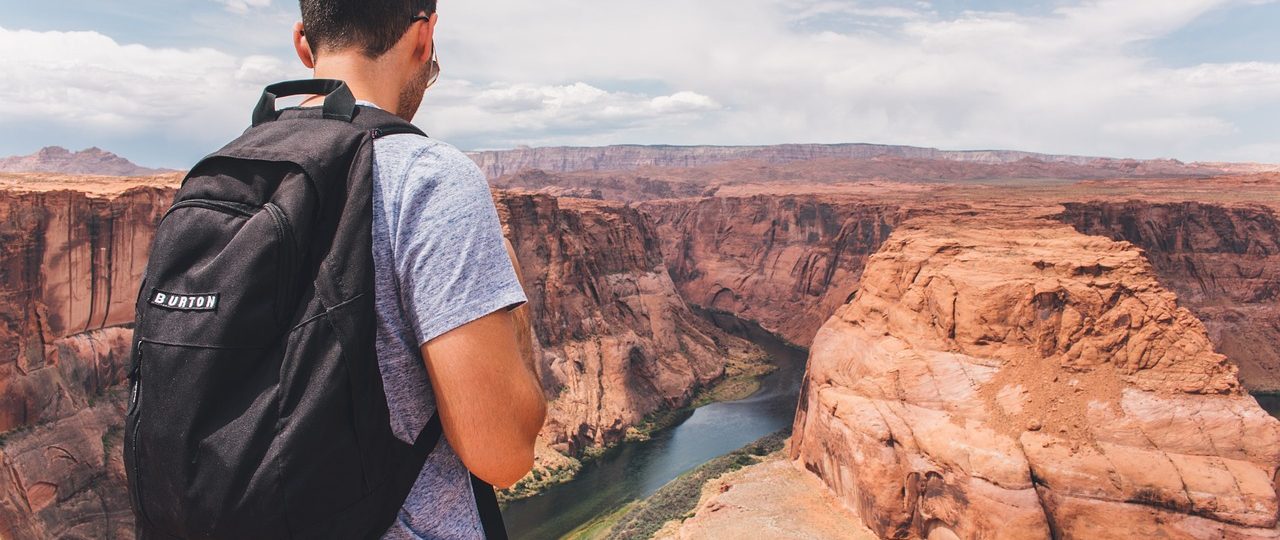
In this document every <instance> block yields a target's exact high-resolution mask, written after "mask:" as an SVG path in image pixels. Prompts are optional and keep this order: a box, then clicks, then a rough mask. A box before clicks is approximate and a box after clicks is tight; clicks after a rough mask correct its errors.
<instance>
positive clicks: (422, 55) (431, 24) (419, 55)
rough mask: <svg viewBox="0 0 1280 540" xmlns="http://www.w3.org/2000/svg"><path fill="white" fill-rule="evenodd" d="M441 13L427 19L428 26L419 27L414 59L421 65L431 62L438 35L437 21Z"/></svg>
mask: <svg viewBox="0 0 1280 540" xmlns="http://www.w3.org/2000/svg"><path fill="white" fill-rule="evenodd" d="M439 16H440V14H439V13H432V14H431V18H429V19H427V24H423V25H419V28H418V35H417V36H416V38H417V42H416V43H415V44H414V48H413V59H414V60H415V61H417V62H418V63H419V64H425V63H427V62H430V61H431V53H432V52H434V51H432V50H431V48H432V47H434V46H435V45H434V39H435V34H436V19H437V18H438V17H439Z"/></svg>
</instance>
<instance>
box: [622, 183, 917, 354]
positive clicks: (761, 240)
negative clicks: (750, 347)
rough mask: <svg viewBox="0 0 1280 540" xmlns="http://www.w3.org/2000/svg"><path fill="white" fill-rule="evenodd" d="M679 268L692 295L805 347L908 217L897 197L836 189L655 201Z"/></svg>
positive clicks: (675, 275)
mask: <svg viewBox="0 0 1280 540" xmlns="http://www.w3.org/2000/svg"><path fill="white" fill-rule="evenodd" d="M640 208H641V209H643V210H644V211H645V212H647V213H649V214H651V215H652V216H654V219H655V221H656V222H657V224H658V230H659V236H660V237H661V238H662V241H663V243H664V246H663V252H664V253H665V255H666V258H667V266H668V268H670V272H671V277H672V279H673V280H675V282H676V284H677V286H679V288H680V292H681V293H682V295H683V296H684V297H685V298H686V299H687V300H688V301H689V302H690V303H692V304H696V305H699V306H702V307H706V308H710V309H716V310H720V311H727V312H730V313H733V314H735V315H737V316H739V317H742V318H745V319H750V320H754V321H756V322H758V323H760V325H761V326H762V327H763V328H764V329H765V330H768V331H770V332H773V333H776V334H778V335H780V336H782V337H783V338H784V339H786V340H787V341H789V342H791V343H794V344H797V345H800V346H804V347H807V346H808V345H809V342H810V341H811V340H812V339H813V335H814V333H815V332H816V331H817V329H818V327H819V326H821V325H822V323H823V321H826V320H827V318H828V317H830V316H831V313H832V312H834V311H835V309H836V308H837V307H838V306H840V305H841V304H843V303H845V302H846V301H848V299H849V296H850V295H851V294H852V293H853V291H855V290H857V288H858V282H859V279H860V277H861V275H862V269H863V267H864V266H865V261H866V258H867V256H869V255H870V254H872V253H874V252H875V251H876V250H877V249H879V248H880V244H881V243H882V242H884V240H885V239H886V238H888V236H889V233H890V232H891V231H892V230H893V227H894V225H895V224H896V223H897V222H898V220H899V219H900V217H899V209H898V208H897V207H896V206H894V205H889V204H877V203H873V202H864V201H859V200H849V199H844V198H842V197H838V196H832V197H814V196H797V197H787V196H766V195H758V196H753V197H710V198H702V199H687V200H671V201H653V202H649V203H644V204H643V205H641V206H640Z"/></svg>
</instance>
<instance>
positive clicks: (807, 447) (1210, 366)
mask: <svg viewBox="0 0 1280 540" xmlns="http://www.w3.org/2000/svg"><path fill="white" fill-rule="evenodd" d="M806 379H807V382H806V386H805V387H804V389H803V393H802V394H801V404H800V408H799V411H798V413H797V416H796V422H795V428H794V436H793V441H792V450H791V452H792V456H793V458H794V459H796V460H797V461H798V462H799V463H800V464H801V465H803V466H804V467H806V468H808V469H809V470H810V471H813V472H814V473H815V474H816V475H818V476H819V477H820V478H821V479H822V480H823V481H824V482H825V483H826V484H827V485H828V486H829V487H830V488H831V489H832V490H833V491H834V492H835V493H836V494H838V495H839V496H840V497H841V498H842V499H843V500H844V501H845V502H846V503H847V504H849V505H850V506H853V507H855V508H857V509H858V510H859V511H860V514H861V515H862V517H863V519H864V520H865V521H866V522H867V524H868V525H869V526H870V527H871V528H872V529H873V530H874V531H876V533H877V534H879V535H880V536H881V537H883V538H930V539H935V538H937V539H953V538H1009V539H1023V538H1025V539H1043V538H1090V539H1110V538H1115V539H1129V538H1187V539H1191V538H1277V537H1280V529H1277V514H1278V507H1277V496H1276V473H1277V466H1280V421H1277V420H1276V419H1274V418H1272V417H1271V416H1269V415H1268V414H1267V413H1265V412H1264V411H1263V410H1262V409H1261V408H1259V407H1258V405H1257V402H1255V401H1254V400H1253V399H1252V398H1251V397H1249V396H1248V394H1246V393H1245V392H1244V389H1243V388H1242V387H1241V385H1240V384H1239V382H1238V381H1237V379H1236V369H1235V367H1234V365H1233V364H1231V363H1230V362H1229V361H1227V359H1226V358H1225V357H1224V356H1222V355H1220V354H1218V353H1216V352H1214V350H1213V344H1212V343H1211V342H1210V340H1209V337H1208V334H1207V332H1206V330H1205V327H1204V325H1203V324H1202V323H1201V322H1200V321H1199V320H1197V319H1196V318H1195V316H1194V315H1192V313H1191V312H1190V311H1188V310H1186V309H1184V308H1179V307H1178V306H1177V303H1176V299H1175V296H1174V294H1172V293H1170V292H1169V291H1167V290H1166V289H1164V288H1163V287H1162V286H1161V285H1160V283H1159V282H1158V281H1157V279H1156V274H1155V272H1154V270H1153V268H1152V266H1151V264H1150V263H1148V262H1147V261H1146V259H1144V257H1143V255H1142V253H1141V252H1140V251H1139V250H1138V249H1136V248H1134V247H1133V246H1132V245H1131V244H1128V243H1123V242H1115V241H1112V240H1109V239H1106V238H1101V237H1092V236H1085V235H1082V234H1080V233H1078V232H1076V231H1075V230H1073V229H1071V228H1070V227H1067V226H1063V225H1061V224H1057V223H1055V222H1049V221H1047V220H1037V219H1030V218H1025V217H1018V216H1004V215H998V214H993V215H985V216H982V217H979V218H968V217H964V216H955V215H952V216H943V217H924V218H917V219H913V220H910V221H907V222H905V223H904V224H903V225H902V226H901V227H899V228H898V229H897V231H895V232H894V234H893V236H892V237H891V238H890V239H889V240H888V241H887V242H886V243H885V245H884V247H883V249H882V250H881V251H880V252H879V253H877V254H876V255H874V256H873V257H872V258H871V259H870V261H869V262H868V265H867V268H866V270H865V272H864V274H863V279H862V283H861V287H860V290H859V292H858V294H857V296H856V298H855V299H854V300H853V301H852V302H850V303H849V304H847V305H845V306H843V307H841V308H840V309H839V311H837V313H836V315H835V316H833V317H832V318H831V319H830V320H829V321H827V323H826V324H824V325H823V326H822V328H821V330H819V332H818V335H817V337H816V338H815V339H814V342H813V346H812V349H811V353H810V360H809V370H808V374H807V377H806Z"/></svg>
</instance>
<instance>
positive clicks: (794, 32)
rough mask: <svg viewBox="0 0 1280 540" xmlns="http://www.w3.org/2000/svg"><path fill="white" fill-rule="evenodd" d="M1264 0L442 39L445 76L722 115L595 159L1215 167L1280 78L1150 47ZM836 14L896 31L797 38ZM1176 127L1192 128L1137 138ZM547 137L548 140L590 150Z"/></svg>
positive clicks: (544, 22) (692, 9)
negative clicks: (616, 91)
mask: <svg viewBox="0 0 1280 540" xmlns="http://www.w3.org/2000/svg"><path fill="white" fill-rule="evenodd" d="M1254 1H1256V0H1254ZM1250 2H1251V0H1087V1H1078V2H1071V3H1068V4H1063V5H1062V6H1061V7H1058V8H1056V9H1055V10H1052V11H1050V12H1047V13H1045V14H1042V15H1023V14H1017V13H1005V12H983V11H968V12H963V13H961V14H959V15H955V16H943V15H939V14H938V13H937V12H936V11H935V10H934V9H933V8H932V7H930V6H929V5H928V4H927V3H901V4H895V5H894V6H893V7H892V8H885V7H883V6H884V5H885V4H884V3H879V4H871V3H867V2H859V1H853V0H765V1H761V2H741V1H738V0H702V1H699V2H687V1H684V0H653V1H650V2H645V3H606V4H596V5H593V7H592V9H590V10H584V9H582V4H581V3H580V2H574V1H570V0H546V1H542V2H536V3H530V2H524V1H521V0H490V1H488V2H484V3H483V4H478V3H475V2H470V3H460V4H449V5H442V13H441V21H440V26H439V32H440V36H441V38H440V39H441V42H442V51H444V52H445V53H446V60H445V62H446V63H445V75H444V76H445V78H446V79H448V78H450V77H453V78H457V79H465V80H470V81H497V82H498V83H497V84H500V85H504V86H507V85H509V86H512V87H523V86H529V87H556V86H564V85H571V84H573V83H574V82H576V81H629V80H633V81H662V82H663V83H664V84H665V85H666V87H668V88H673V89H676V90H678V91H687V92H691V93H695V94H697V95H699V96H705V97H706V98H707V99H709V100H712V101H714V102H715V103H717V104H718V105H719V107H718V108H717V109H715V112H714V114H704V115H703V116H701V117H700V119H699V121H698V122H696V123H692V124H679V127H676V128H671V129H666V130H663V129H657V128H645V127H642V128H638V129H630V130H626V131H609V130H607V129H606V130H604V131H602V133H601V134H600V136H599V137H596V138H594V139H592V140H593V141H595V143H596V144H604V143H613V142H668V143H718V144H739V143H740V144H749V143H769V142H843V141H868V142H891V143H905V144H917V145H927V146H940V147H950V148H991V147H999V148H1022V149H1029V150H1040V151H1047V152H1072V153H1086V154H1102V155H1120V156H1137V157H1159V156H1169V155H1172V154H1175V153H1176V154H1177V155H1175V156H1173V157H1180V158H1184V159H1212V158H1214V157H1215V156H1217V155H1223V154H1224V153H1225V152H1227V151H1230V150H1232V149H1234V148H1236V147H1238V146H1240V144H1238V142H1239V139H1240V138H1247V137H1250V136H1253V137H1257V136H1258V135H1257V134H1256V133H1253V132H1251V131H1248V130H1245V129H1242V128H1239V127H1238V126H1235V124H1236V117H1237V116H1239V115H1241V114H1244V113H1243V112H1242V111H1247V110H1251V109H1252V110H1257V109H1259V108H1262V109H1267V110H1276V109H1280V86H1277V82H1276V80H1277V72H1280V64H1275V63H1266V62H1247V61H1245V62H1235V63H1222V64H1202V65H1191V66H1185V67H1170V66H1169V65H1168V64H1165V63H1162V62H1161V61H1157V60H1156V59H1154V58H1151V57H1150V56H1148V53H1147V52H1146V51H1145V50H1144V49H1143V48H1142V46H1141V45H1142V44H1143V43H1144V42H1145V41H1146V40H1150V39H1153V38H1157V37H1161V36H1165V35H1168V34H1169V33H1170V32H1172V31H1174V30H1177V29H1179V28H1181V27H1183V26H1185V25H1187V24H1188V23H1189V22H1190V21H1193V20H1195V19H1196V18H1198V17H1202V16H1204V15H1205V14H1206V13H1208V12H1210V11H1212V10H1216V9H1226V8H1231V7H1233V6H1240V5H1244V4H1247V3H1250ZM836 15H839V16H841V17H848V16H852V17H863V18H875V19H876V20H877V21H878V22H879V25H878V26H876V29H875V31H869V30H867V28H866V27H865V26H860V25H856V24H854V25H850V27H849V28H848V29H847V30H843V31H839V30H840V29H839V28H832V27H831V25H832V24H834V22H832V23H830V24H825V25H819V28H821V30H806V28H805V27H804V26H803V25H802V26H796V25H795V24H794V23H795V22H796V21H797V20H802V19H804V20H810V21H812V20H814V19H815V18H821V17H826V16H831V17H832V18H829V19H827V20H829V21H838V20H840V19H839V18H838V17H835V16H836ZM895 21H896V22H895ZM886 23H887V24H889V25H890V26H889V28H888V30H883V28H884V26H883V25H884V24H886ZM499 28H500V29H502V30H501V31H494V29H499ZM449 51H454V52H453V53H452V54H449ZM476 88H478V89H481V90H483V89H484V88H487V87H486V86H484V85H482V84H481V85H477V87H476ZM440 97H441V96H431V95H429V96H428V100H427V104H428V105H432V104H433V103H434V104H435V105H436V106H437V109H436V110H437V111H438V112H437V114H436V115H435V116H430V115H428V116H425V117H424V121H426V122H428V123H429V124H431V125H433V126H435V131H437V132H438V133H439V134H440V135H441V136H443V137H445V138H448V137H455V136H456V137H463V138H465V139H467V140H475V139H472V138H471V134H472V132H473V131H474V129H475V128H474V127H473V126H475V125H477V124H483V123H484V122H491V121H495V119H494V118H493V117H492V116H485V115H471V114H470V113H469V112H468V111H466V110H462V109H458V110H452V111H446V110H445V109H448V108H449V107H451V106H453V105H454V102H446V100H443V99H440ZM510 99H515V98H510ZM530 99H537V98H530ZM445 118H447V119H448V120H449V122H446V121H445V120H444V119H445ZM1159 119H1164V120H1159ZM1169 119H1181V120H1177V121H1180V122H1183V126H1182V127H1184V128H1186V129H1185V130H1181V131H1177V132H1174V133H1171V134H1169V136H1167V137H1160V138H1143V137H1138V136H1136V134H1137V132H1138V131H1140V129H1139V127H1140V126H1150V125H1151V124H1152V122H1159V121H1163V122H1166V123H1168V122H1173V121H1174V120H1169ZM1188 119H1198V120H1196V121H1195V122H1192V121H1190V120H1188ZM1207 119H1214V120H1213V122H1208V120H1207ZM497 121H499V122H501V121H502V120H501V119H497ZM451 122H456V123H457V124H456V125H455V124H451ZM651 124H653V125H658V124H660V122H651ZM540 125H542V126H544V127H545V128H546V129H547V131H546V132H545V133H543V134H541V136H540V137H538V140H541V141H548V142H566V141H576V140H582V139H584V137H582V136H581V134H579V133H578V132H577V131H575V130H572V129H570V130H567V131H565V132H563V133H561V132H558V131H556V130H557V128H558V124H557V123H555V122H545V123H542V124H540ZM1171 138H1176V140H1171ZM1255 158H1256V159H1270V160H1272V161H1275V160H1278V159H1280V158H1277V157H1269V156H1263V155H1259V156H1255Z"/></svg>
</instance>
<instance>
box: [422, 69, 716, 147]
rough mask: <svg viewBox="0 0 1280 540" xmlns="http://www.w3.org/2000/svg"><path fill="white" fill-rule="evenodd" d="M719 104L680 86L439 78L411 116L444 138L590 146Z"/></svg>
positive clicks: (701, 115)
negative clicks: (646, 90)
mask: <svg viewBox="0 0 1280 540" xmlns="http://www.w3.org/2000/svg"><path fill="white" fill-rule="evenodd" d="M718 109H720V105H719V104H717V103H716V102H715V100H713V99H711V98H710V97H707V96H704V95H701V94H698V93H696V92H689V91H682V92H676V93H674V94H671V95H665V96H657V97H650V96H648V95H645V94H639V93H631V92H611V91H606V90H603V89H600V88H597V87H595V86H592V85H590V84H587V83H584V82H575V83H572V84H566V85H535V84H528V83H516V84H510V83H493V84H488V85H476V84H472V83H470V82H467V81H450V80H444V81H441V83H440V84H439V85H438V86H436V87H433V89H432V90H431V93H430V100H428V101H427V102H426V104H425V105H424V106H423V109H422V110H421V111H420V112H419V114H418V119H417V120H418V121H419V122H420V123H422V124H424V125H426V126H428V127H429V128H431V127H433V126H441V127H442V129H444V130H445V131H447V132H448V133H449V135H450V137H451V138H464V139H466V140H486V141H491V142H489V143H487V145H488V146H493V147H504V146H514V145H518V144H527V145H545V144H591V141H593V140H598V139H599V138H600V137H610V136H614V137H617V136H623V137H625V134H626V133H628V132H632V131H635V130H642V129H662V128H670V127H675V126H682V125H684V126H687V125H691V124H694V123H696V122H700V121H702V120H704V119H705V118H706V115H707V114H711V113H714V112H715V111H717V110H718Z"/></svg>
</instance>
